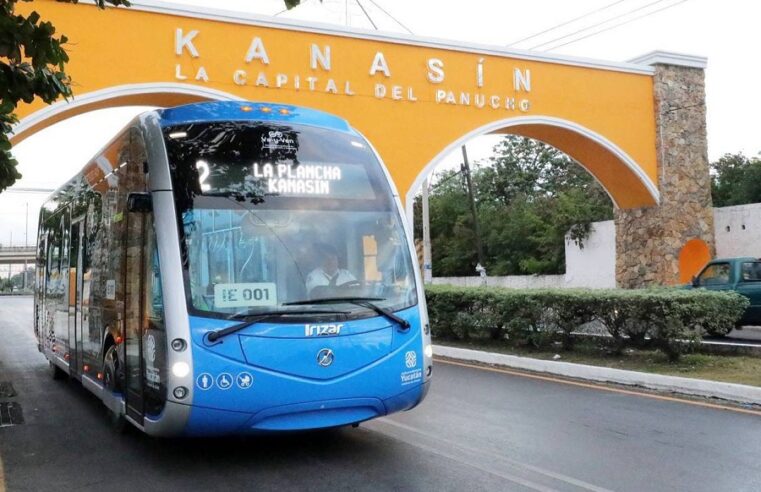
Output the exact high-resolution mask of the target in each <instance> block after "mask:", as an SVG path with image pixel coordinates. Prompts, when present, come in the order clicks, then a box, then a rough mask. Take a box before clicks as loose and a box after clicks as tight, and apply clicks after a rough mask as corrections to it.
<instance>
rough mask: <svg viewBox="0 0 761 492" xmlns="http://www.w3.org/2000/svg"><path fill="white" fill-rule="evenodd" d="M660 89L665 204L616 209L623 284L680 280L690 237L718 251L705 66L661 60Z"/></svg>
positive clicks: (618, 277)
mask: <svg viewBox="0 0 761 492" xmlns="http://www.w3.org/2000/svg"><path fill="white" fill-rule="evenodd" d="M654 95H655V105H656V129H657V131H658V132H659V135H658V138H657V151H658V160H659V162H658V164H659V166H658V168H659V173H660V176H659V183H658V185H659V186H658V187H659V190H660V192H661V204H660V206H657V207H650V208H640V209H629V210H616V211H615V223H616V282H617V284H618V286H619V287H622V288H637V287H646V286H651V285H673V284H675V283H677V282H678V280H679V252H680V250H681V249H682V246H683V245H684V244H685V243H686V242H687V241H689V240H690V239H696V238H697V239H702V240H703V241H705V242H706V243H707V244H708V247H709V249H710V251H711V255H712V256H714V254H715V242H714V227H713V211H712V202H711V182H710V177H709V164H708V150H707V148H708V147H707V140H706V105H705V79H704V71H703V69H700V68H689V67H681V66H673V65H662V64H657V65H655V77H654Z"/></svg>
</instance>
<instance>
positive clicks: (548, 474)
mask: <svg viewBox="0 0 761 492" xmlns="http://www.w3.org/2000/svg"><path fill="white" fill-rule="evenodd" d="M377 422H378V423H383V424H386V425H392V426H395V427H398V428H400V429H403V430H405V431H407V432H414V433H416V434H419V435H421V436H424V437H427V438H428V439H431V440H432V441H439V442H443V443H446V444H448V445H449V446H451V447H453V448H460V449H462V450H465V451H468V452H470V453H473V454H476V455H482V456H487V457H491V458H494V459H497V460H500V461H504V462H505V463H508V464H509V465H511V466H513V467H515V468H518V469H523V470H524V471H529V472H533V473H536V474H539V475H542V476H544V477H545V478H551V479H554V480H557V481H560V482H564V483H566V484H568V485H572V486H574V487H578V488H580V489H584V490H589V491H592V492H612V491H611V490H610V489H606V488H603V487H598V486H597V485H594V484H591V483H588V482H585V481H583V480H579V479H576V478H573V477H569V476H568V475H563V474H562V473H557V472H553V471H550V470H546V469H544V468H541V467H538V466H534V465H529V464H526V463H521V462H520V461H516V460H513V459H510V458H508V457H506V456H504V455H501V454H498V453H495V452H491V451H485V450H482V449H478V448H474V447H471V446H467V445H465V444H462V443H460V442H454V441H451V440H449V439H445V438H442V437H440V436H437V435H434V434H431V433H429V432H426V431H424V430H421V429H418V428H416V427H413V426H411V425H407V424H403V423H401V422H397V421H396V420H394V419H393V418H391V417H386V418H381V419H379V420H378V421H377ZM417 443H418V441H414V442H412V444H413V445H415V446H417V445H418V444H417ZM460 461H461V460H460Z"/></svg>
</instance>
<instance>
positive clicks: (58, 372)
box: [48, 361, 67, 381]
mask: <svg viewBox="0 0 761 492" xmlns="http://www.w3.org/2000/svg"><path fill="white" fill-rule="evenodd" d="M48 363H49V364H50V368H49V372H50V377H52V378H53V379H55V380H56V381H61V380H64V379H66V376H67V374H66V373H65V372H64V371H63V369H61V368H60V367H58V366H57V365H55V364H53V362H51V361H48Z"/></svg>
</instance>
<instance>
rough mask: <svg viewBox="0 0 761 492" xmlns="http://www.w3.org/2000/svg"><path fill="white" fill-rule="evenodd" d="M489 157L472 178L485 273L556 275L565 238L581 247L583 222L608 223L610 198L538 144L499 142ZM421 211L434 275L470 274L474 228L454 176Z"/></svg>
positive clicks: (511, 138)
mask: <svg viewBox="0 0 761 492" xmlns="http://www.w3.org/2000/svg"><path fill="white" fill-rule="evenodd" d="M494 154H495V155H494V157H492V158H491V159H490V161H489V162H487V163H484V164H483V165H479V166H477V167H476V168H475V169H474V170H473V172H472V176H473V184H474V193H475V197H476V200H477V211H478V220H479V222H480V224H481V230H482V235H483V238H482V239H483V244H484V250H485V255H486V265H485V266H486V269H487V271H488V273H489V274H490V275H522V274H548V273H562V272H563V271H564V268H565V236H566V233H570V237H571V239H572V240H573V241H575V242H576V243H577V244H580V245H581V246H582V247H583V241H584V239H586V237H587V236H588V234H589V232H590V229H591V223H592V222H594V221H597V220H606V219H611V218H612V216H613V205H612V203H611V201H610V199H609V198H608V196H607V194H606V193H605V191H604V190H603V189H602V187H601V186H600V185H599V184H598V183H597V182H596V181H595V180H594V178H592V176H591V175H589V174H588V173H587V172H586V171H585V170H584V169H583V168H582V167H581V166H579V165H578V164H577V163H576V162H574V161H573V160H572V159H571V158H570V157H568V156H567V155H565V154H563V153H562V152H561V151H559V150H557V149H555V148H554V147H550V146H548V145H546V144H544V143H541V142H539V141H536V140H532V139H529V138H523V137H518V136H514V135H510V136H506V137H505V138H504V139H503V140H502V141H501V142H500V143H499V144H498V145H496V146H495V148H494ZM429 205H430V212H431V213H430V216H431V252H432V255H433V265H434V273H435V274H436V275H437V276H458V275H473V272H474V269H475V266H476V263H477V257H476V256H477V254H476V248H475V235H474V232H473V231H474V227H473V224H472V219H471V214H470V209H469V208H468V198H467V190H466V188H465V185H464V182H463V179H462V176H461V174H460V173H459V172H455V171H450V172H448V173H445V174H444V175H443V176H441V178H440V179H439V180H438V182H437V183H436V184H435V187H434V189H433V190H432V192H431V194H430V198H429ZM416 208H417V213H420V202H419V200H418V201H417V202H416ZM418 218H419V216H418ZM420 223H421V220H416V226H418V229H417V230H416V236H417V237H420V236H421V235H422V232H421V229H420V227H419V225H420Z"/></svg>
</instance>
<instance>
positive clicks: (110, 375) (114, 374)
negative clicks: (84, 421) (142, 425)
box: [103, 345, 127, 433]
mask: <svg viewBox="0 0 761 492" xmlns="http://www.w3.org/2000/svg"><path fill="white" fill-rule="evenodd" d="M103 384H104V385H105V387H106V389H108V390H109V391H110V392H111V393H120V392H121V384H120V382H119V355H118V354H117V352H116V345H111V346H110V347H109V348H108V350H106V356H105V357H104V359H103ZM107 412H108V419H109V420H110V421H111V427H113V428H114V430H115V431H116V432H119V433H122V432H125V430H126V429H127V420H126V419H125V418H124V415H122V414H121V413H120V412H115V411H113V410H112V409H110V408H108V409H107Z"/></svg>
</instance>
